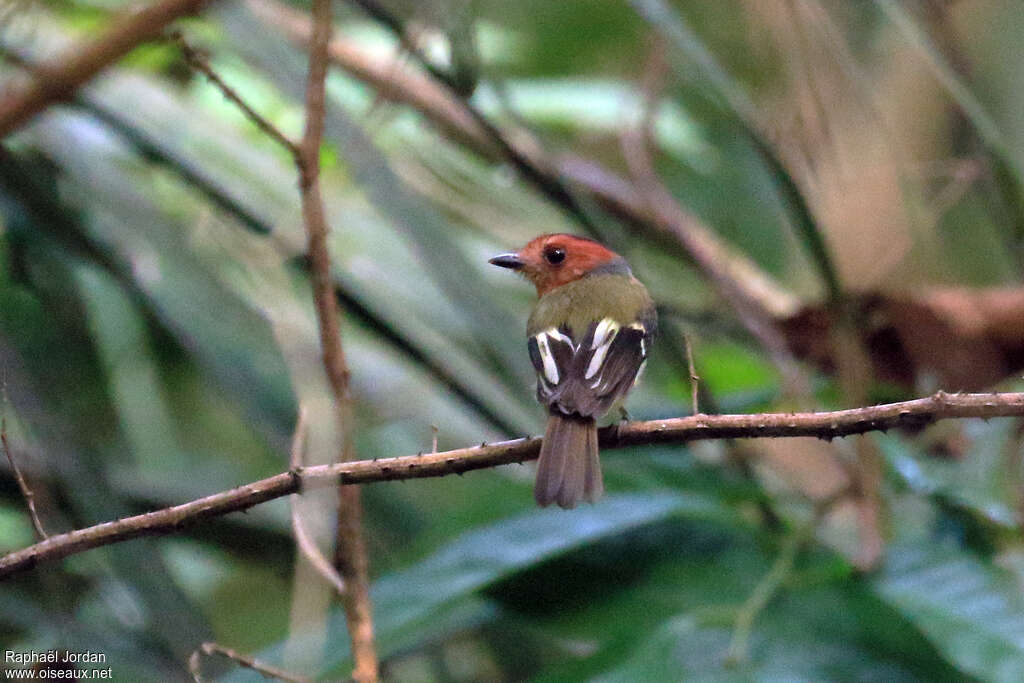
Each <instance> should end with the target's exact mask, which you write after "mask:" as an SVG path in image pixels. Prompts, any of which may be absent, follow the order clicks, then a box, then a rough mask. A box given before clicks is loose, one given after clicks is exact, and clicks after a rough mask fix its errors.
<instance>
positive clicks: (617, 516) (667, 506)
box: [232, 493, 742, 680]
mask: <svg viewBox="0 0 1024 683" xmlns="http://www.w3.org/2000/svg"><path fill="white" fill-rule="evenodd" d="M673 517H688V518H694V519H702V520H711V521H716V522H722V523H726V524H729V525H733V526H735V525H738V524H742V522H741V521H740V520H739V517H738V516H737V515H736V514H735V513H734V512H733V510H731V509H730V508H728V507H727V506H725V505H723V504H722V503H720V502H718V501H716V500H714V499H711V498H706V497H703V496H696V495H679V494H671V493H662V494H652V495H643V496H641V495H636V496H630V495H623V496H609V497H607V498H605V499H604V500H603V501H601V502H600V503H598V504H596V505H593V506H588V507H585V508H580V509H578V510H575V511H573V512H571V513H567V512H565V511H563V510H552V509H546V510H533V511H531V512H528V513H526V514H523V515H520V516H518V517H514V518H510V519H507V520H503V521H501V522H498V523H496V524H493V525H490V526H487V527H484V528H481V529H477V530H474V531H470V532H467V533H465V534H463V535H462V536H461V537H459V538H457V539H456V540H454V541H452V542H451V543H449V544H448V545H447V546H445V547H444V548H442V549H440V550H438V551H437V552H435V553H434V554H433V555H432V556H430V557H428V558H426V559H425V560H423V561H421V562H419V563H417V564H415V565H413V566H412V567H410V568H408V569H405V570H402V571H398V572H394V573H392V574H389V575H387V576H384V577H382V578H381V579H379V580H378V581H376V582H375V583H374V585H373V588H372V591H371V597H372V600H373V605H374V617H375V622H376V629H377V637H378V646H379V648H380V651H381V654H382V656H387V655H388V654H389V653H392V652H394V650H395V646H396V644H397V643H398V641H399V640H400V641H401V642H402V643H405V642H406V636H404V635H403V634H406V633H408V630H409V629H410V627H414V626H417V625H422V631H421V638H429V637H432V633H431V630H430V629H431V623H432V622H433V620H434V619H435V617H436V615H438V614H440V613H442V612H444V611H446V610H447V608H448V607H449V606H451V605H455V604H460V603H461V602H462V601H463V600H464V599H465V598H466V597H467V596H470V595H472V594H474V593H476V592H477V591H480V590H482V589H484V588H487V587H488V586H490V585H493V584H494V583H496V582H498V581H501V580H502V579H505V578H507V577H509V576H511V575H512V574H514V573H516V572H520V571H523V570H525V569H527V568H530V567H535V566H537V565H539V564H541V563H543V562H546V561H548V560H551V559H553V558H555V557H558V556H560V555H564V554H566V553H569V552H571V551H573V550H575V549H577V548H581V547H583V546H586V545H589V544H592V543H595V542H597V541H598V540H601V539H604V538H608V537H610V536H614V535H617V534H623V533H627V532H629V531H633V530H636V529H638V528H640V527H643V526H646V525H649V524H652V523H654V522H658V521H662V520H665V519H669V518H673ZM332 621H333V626H332V631H333V633H335V634H341V635H340V636H339V637H336V638H334V639H333V649H332V652H331V655H330V659H329V664H328V667H329V674H331V675H333V674H337V673H339V672H342V671H344V670H345V667H346V666H348V663H347V657H348V640H347V638H346V637H345V636H344V632H345V631H344V628H345V627H344V618H343V616H342V615H341V614H335V616H334V619H333V620H332ZM274 650H275V651H277V650H279V647H275V648H274ZM263 656H264V657H266V658H267V659H268V660H270V661H272V660H273V657H274V653H273V652H271V653H265V654H264V655H263ZM232 680H235V679H232Z"/></svg>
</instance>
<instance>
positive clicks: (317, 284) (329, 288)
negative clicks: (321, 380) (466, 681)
mask: <svg viewBox="0 0 1024 683" xmlns="http://www.w3.org/2000/svg"><path fill="white" fill-rule="evenodd" d="M331 29H332V25H331V0H313V32H312V36H311V38H310V42H309V78H308V81H307V83H306V128H305V133H304V134H303V138H302V144H301V146H300V150H299V151H300V154H299V156H298V157H297V159H298V162H299V190H300V192H301V194H302V218H303V223H304V225H305V227H306V252H307V255H308V257H309V262H310V276H311V279H312V282H313V299H314V303H315V305H316V314H317V322H318V324H319V329H320V347H321V349H320V350H321V353H322V354H323V362H324V370H325V371H326V373H327V379H328V382H329V383H330V386H331V391H332V392H333V394H334V403H335V407H336V410H337V421H338V429H339V433H340V434H341V435H342V439H343V447H342V453H341V461H342V462H346V461H350V460H354V459H355V450H354V440H353V438H352V423H353V419H352V406H351V394H350V389H349V369H348V363H347V361H346V360H345V350H344V347H343V346H342V343H341V331H340V328H339V323H340V317H341V315H340V313H339V311H338V300H337V297H335V295H334V282H333V278H332V276H331V259H330V254H329V252H328V250H327V232H328V227H327V218H326V216H325V214H324V204H323V198H322V197H321V194H320V144H321V141H322V140H323V132H324V116H325V106H326V105H325V88H326V78H327V66H328V63H329V59H328V54H327V52H328V45H329V44H330V41H331ZM338 494H339V495H338V531H337V538H338V543H337V548H336V550H335V562H334V564H335V566H336V567H337V569H338V573H340V575H341V576H342V577H343V579H344V585H345V587H346V589H345V591H344V592H343V593H342V595H341V599H342V604H343V605H344V608H345V617H346V620H347V623H348V631H349V638H350V639H351V641H352V659H353V662H354V667H353V671H352V677H353V678H354V679H355V680H356V681H357V683H374V682H375V681H377V679H378V669H379V665H378V660H377V650H376V647H375V645H374V642H373V611H372V606H371V603H370V578H369V559H368V557H367V550H366V541H365V539H364V538H363V529H362V500H361V490H360V489H359V488H358V487H355V486H344V485H343V486H341V487H340V489H339V492H338Z"/></svg>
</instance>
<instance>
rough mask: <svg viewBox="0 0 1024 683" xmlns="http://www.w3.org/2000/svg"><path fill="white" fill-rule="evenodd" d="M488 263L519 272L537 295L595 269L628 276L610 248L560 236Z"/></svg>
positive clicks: (541, 239) (533, 242)
mask: <svg viewBox="0 0 1024 683" xmlns="http://www.w3.org/2000/svg"><path fill="white" fill-rule="evenodd" d="M489 263H491V264H493V265H496V266H500V267H502V268H509V269H510V270H515V271H517V272H519V273H521V274H522V275H523V276H525V277H526V279H527V280H529V281H530V282H532V283H533V286H534V287H536V288H537V296H544V295H545V294H547V293H548V292H550V291H551V290H552V289H555V288H556V287H561V286H562V285H564V284H567V283H569V282H573V281H574V280H578V279H580V278H581V277H583V276H584V275H589V274H591V273H592V272H594V271H595V270H601V271H604V270H607V271H608V272H623V273H629V266H628V265H626V261H625V260H624V259H623V258H622V257H621V256H619V255H618V254H616V253H615V252H614V251H612V250H611V249H608V248H607V247H605V246H604V245H602V244H600V243H598V242H595V241H594V240H591V239H587V238H586V237H576V236H575V235H566V234H563V233H559V234H555V235H541V236H540V237H536V238H534V239H533V240H531V241H530V242H529V243H527V245H526V246H525V247H523V248H522V249H520V250H519V251H516V252H510V253H507V254H499V255H497V256H495V257H494V258H492V259H490V261H489Z"/></svg>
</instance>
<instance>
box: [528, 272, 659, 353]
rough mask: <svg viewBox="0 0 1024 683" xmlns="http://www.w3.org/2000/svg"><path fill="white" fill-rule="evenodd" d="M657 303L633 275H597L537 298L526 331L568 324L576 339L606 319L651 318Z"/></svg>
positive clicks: (634, 319) (626, 322)
mask: <svg viewBox="0 0 1024 683" xmlns="http://www.w3.org/2000/svg"><path fill="white" fill-rule="evenodd" d="M653 309H654V302H653V301H651V296H650V295H649V294H648V293H647V288H646V287H644V286H643V284H641V283H640V281H639V280H637V279H636V278H634V277H632V276H631V275H620V274H612V273H609V274H604V273H600V274H594V275H588V276H587V277H583V278H580V279H579V280H576V281H574V282H570V283H568V284H566V285H562V286H561V287H558V288H557V289H553V290H552V291H550V292H548V293H547V294H545V295H544V296H542V297H541V298H540V299H539V300H538V301H537V306H536V307H535V308H534V309H533V313H532V314H531V315H530V320H529V322H528V323H527V326H526V334H527V335H528V336H533V335H535V334H537V333H538V332H541V331H543V330H547V329H550V328H552V327H555V328H557V327H559V326H561V325H563V324H565V325H568V327H569V331H570V335H571V336H572V337H573V338H574V339H579V338H580V336H582V335H584V334H586V332H587V328H588V326H589V325H590V324H591V323H592V322H595V321H598V320H602V319H603V318H611V319H612V320H614V321H616V322H618V323H620V324H623V325H628V324H630V323H633V322H638V321H641V320H644V319H646V318H649V317H650V315H651V314H652V313H653Z"/></svg>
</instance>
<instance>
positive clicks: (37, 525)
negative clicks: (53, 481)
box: [0, 385, 49, 541]
mask: <svg viewBox="0 0 1024 683" xmlns="http://www.w3.org/2000/svg"><path fill="white" fill-rule="evenodd" d="M3 401H4V403H5V404H6V402H7V387H6V385H5V386H4V388H3ZM0 445H2V446H3V449H4V453H5V454H6V455H7V462H9V463H10V464H11V471H12V472H13V473H14V480H15V481H16V482H18V489H20V490H21V497H22V498H24V499H25V506H26V507H27V508H28V515H29V517H30V518H31V519H32V528H33V529H35V531H36V536H37V537H38V538H39V540H42V541H45V540H46V539H47V538H49V536H47V535H46V530H45V529H43V523H42V521H41V520H40V519H39V513H38V512H36V495H35V493H33V491H32V489H31V488H30V487H29V485H28V482H26V481H25V477H24V476H22V474H21V470H20V469H19V468H18V463H17V462H16V461H15V459H14V453H13V452H12V451H11V444H10V443H8V442H7V415H6V414H5V413H3V412H2V408H0Z"/></svg>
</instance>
